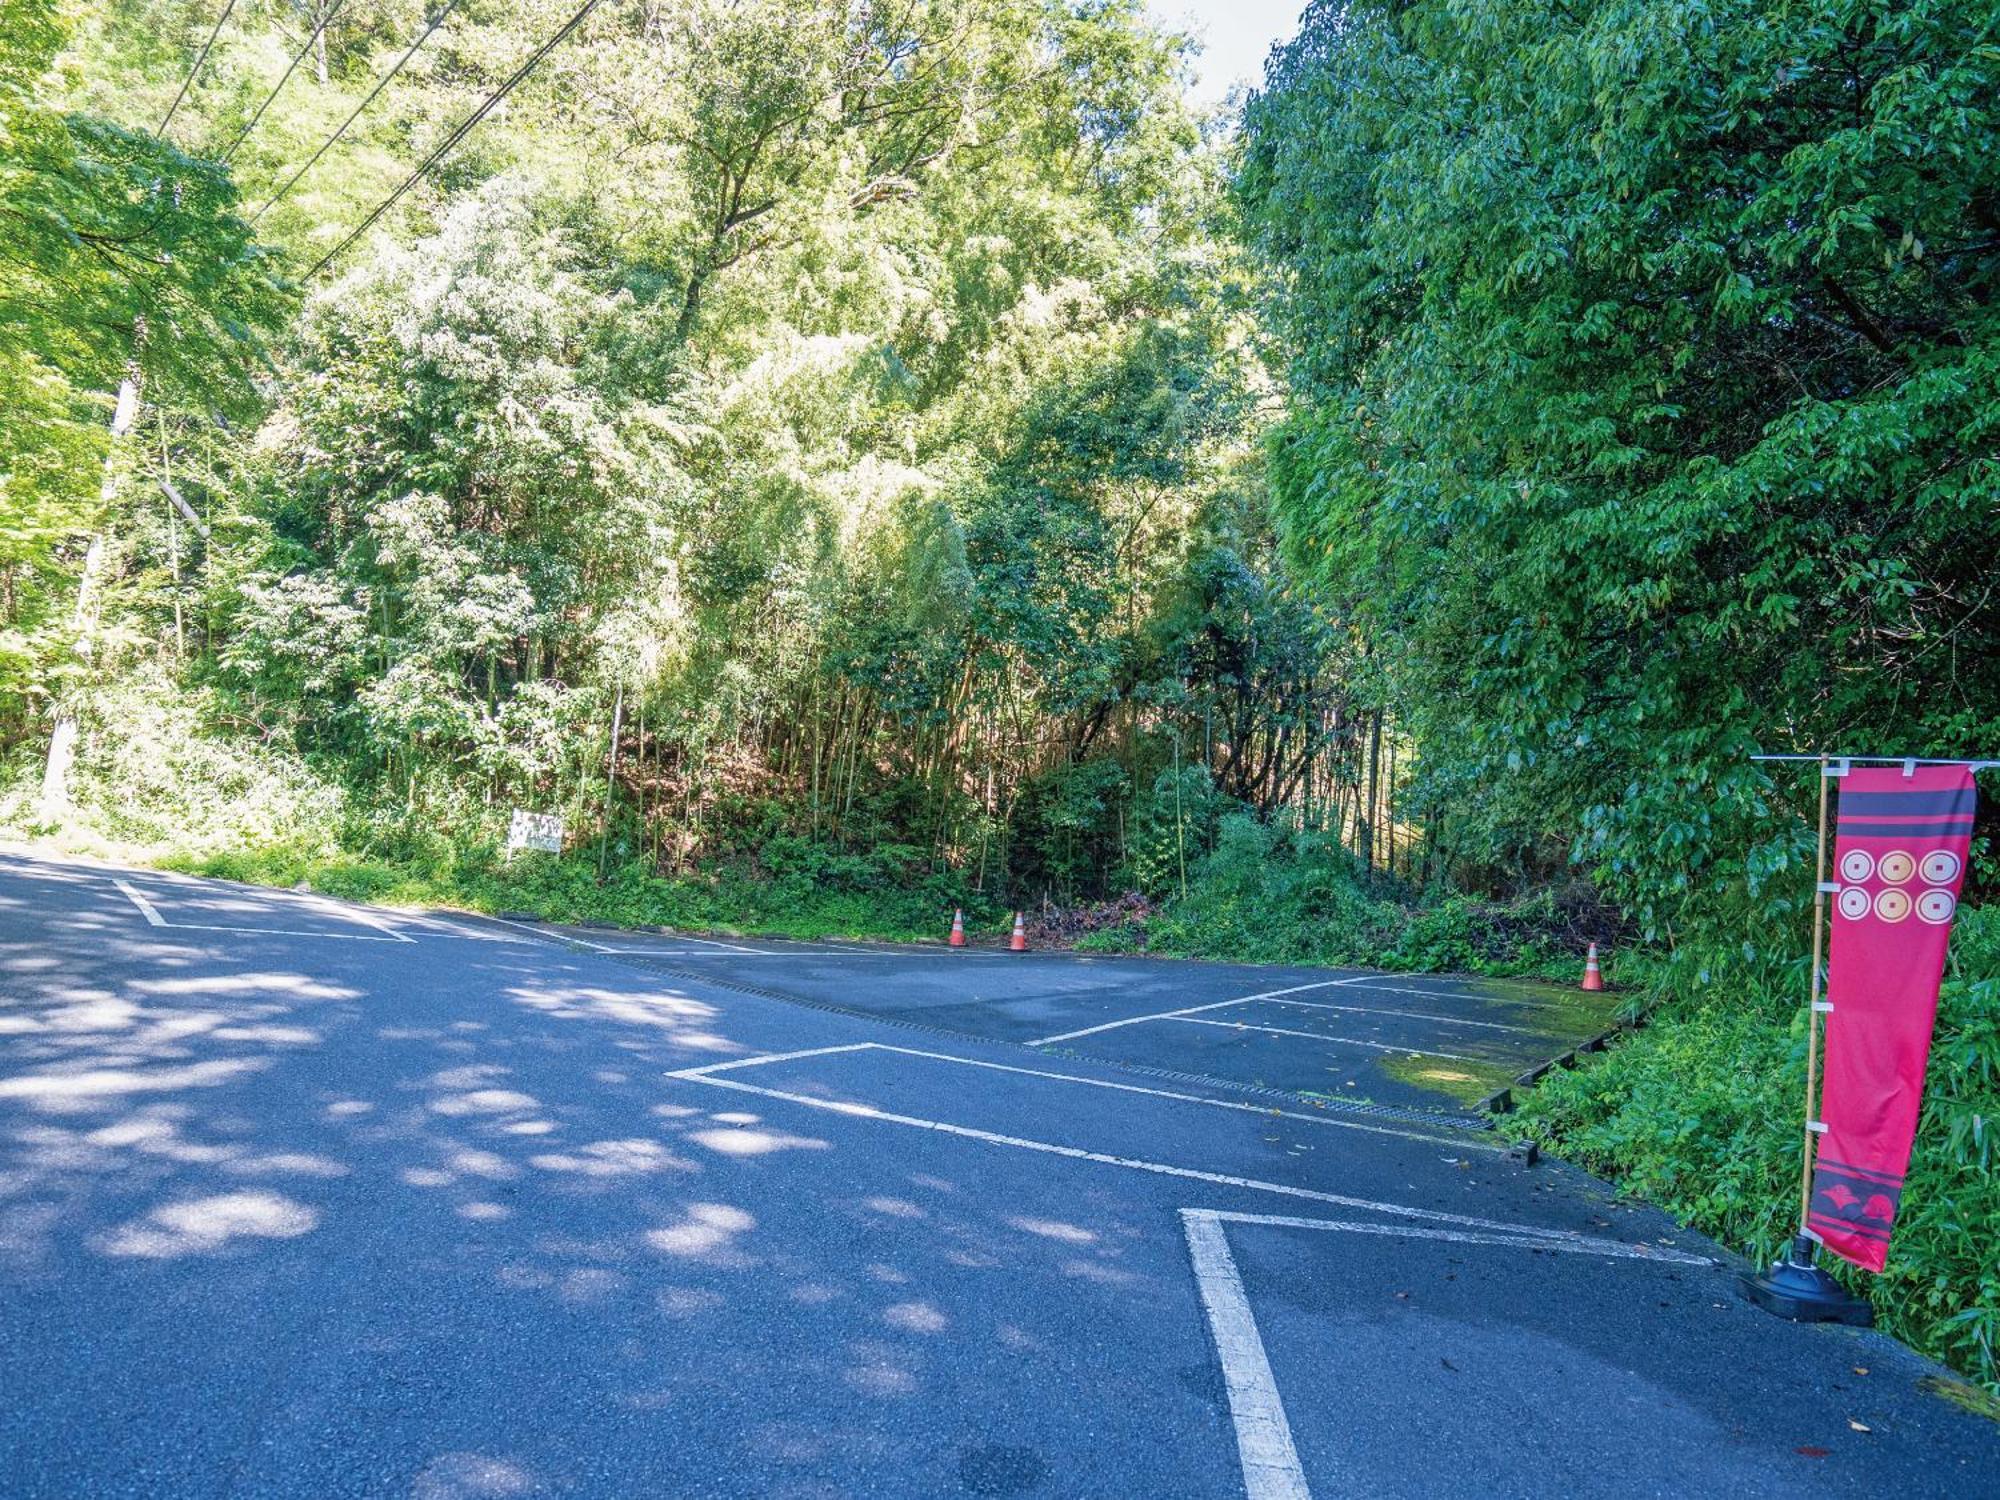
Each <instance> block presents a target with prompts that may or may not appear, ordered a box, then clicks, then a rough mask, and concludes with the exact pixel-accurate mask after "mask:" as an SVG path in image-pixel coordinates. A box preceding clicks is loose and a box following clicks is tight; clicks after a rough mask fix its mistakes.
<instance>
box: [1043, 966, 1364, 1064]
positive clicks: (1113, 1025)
mask: <svg viewBox="0 0 2000 1500" xmlns="http://www.w3.org/2000/svg"><path fill="white" fill-rule="evenodd" d="M1367 978H1368V976H1367V975H1366V974H1359V975H1356V976H1354V977H1353V978H1351V979H1321V980H1318V981H1316V982H1315V983H1312V984H1294V985H1289V986H1287V987H1286V988H1284V989H1282V990H1265V991H1264V992H1263V993H1262V994H1258V995H1239V996H1237V997H1236V998H1235V999H1234V1000H1217V1001H1215V1002H1214V1003H1213V1004H1211V1005H1184V1006H1182V1007H1181V1008H1180V1009H1179V1010H1161V1011H1155V1012H1153V1014H1151V1015H1148V1016H1127V1017H1125V1019H1123V1020H1122V1021H1105V1022H1102V1023H1101V1024H1099V1025H1096V1026H1085V1027H1082V1028H1080V1029H1078V1030H1076V1031H1063V1032H1058V1033H1057V1034H1056V1035H1055V1036H1044V1037H1037V1038H1035V1040H1034V1041H1032V1042H1029V1043H1028V1045H1029V1046H1030V1047H1049V1046H1053V1045H1054V1044H1055V1043H1057V1042H1073V1041H1075V1040H1076V1039H1077V1038H1078V1037H1082V1036H1096V1035H1097V1034H1098V1033H1099V1032H1100V1031H1116V1030H1117V1029H1118V1028H1119V1027H1121V1026H1141V1025H1144V1024H1145V1023H1146V1022H1147V1021H1167V1020H1175V1019H1178V1018H1179V1017H1181V1016H1192V1015H1198V1014H1200V1013H1201V1012H1202V1011H1205V1010H1222V1009H1224V1008H1226V1007H1228V1006H1231V1005H1248V1004H1249V1003H1250V1002H1251V1001H1252V1000H1275V999H1277V998H1278V996H1280V995H1297V994H1300V993H1302V992H1304V991H1306V990H1326V989H1333V988H1336V987H1337V986H1340V985H1344V984H1361V983H1363V982H1365V981H1366V980H1367Z"/></svg>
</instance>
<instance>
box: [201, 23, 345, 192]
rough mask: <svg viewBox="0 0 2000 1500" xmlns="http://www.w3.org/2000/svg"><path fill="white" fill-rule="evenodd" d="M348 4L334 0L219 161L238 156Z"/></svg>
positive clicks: (225, 161)
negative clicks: (321, 36) (313, 48)
mask: <svg viewBox="0 0 2000 1500" xmlns="http://www.w3.org/2000/svg"><path fill="white" fill-rule="evenodd" d="M232 3H233V0H232ZM346 3H347V0H333V5H332V6H331V7H330V8H329V9H328V11H327V13H326V15H325V16H324V17H322V18H321V20H320V23H319V25H317V26H315V27H313V29H312V35H311V36H309V37H307V38H306V41H305V45H304V46H303V47H301V48H299V50H298V51H297V52H295V53H294V54H293V55H292V61H291V65H290V66H289V67H287V68H286V69H285V76H284V77H283V78H280V79H279V80H278V82H277V86H276V87H275V88H273V89H272V90H271V92H270V93H268V94H266V95H265V96H264V102H263V103H262V104H260V105H258V106H257V113H256V114H254V115H252V116H251V117H250V123H249V124H248V125H245V126H244V127H243V128H242V129H241V130H239V131H238V132H237V133H236V139H235V140H233V141H231V142H230V143H229V149H228V150H227V151H225V152H223V153H222V155H221V157H220V158H219V160H221V161H222V162H224V163H227V162H228V160H229V158H230V157H232V156H234V155H235V154H236V148H237V147H238V146H240V145H242V144H243V143H244V142H245V141H247V140H248V139H249V138H250V132H251V131H253V130H255V129H256V128H257V122H258V121H259V120H261V119H263V118H264V111H265V110H267V109H269V108H270V107H271V105H272V104H273V103H274V102H275V101H276V100H277V97H278V92H279V90H280V89H282V88H284V86H285V85H286V84H288V83H290V82H291V81H292V74H294V73H296V72H297V71H298V70H299V64H300V63H302V62H304V61H305V57H306V54H307V53H308V52H310V51H312V45H313V43H314V42H316V41H318V40H319V38H320V33H321V32H323V31H325V30H326V28H327V27H329V26H331V25H332V24H333V18H334V17H335V16H337V15H339V14H340V8H341V6H343V5H345V4H346Z"/></svg>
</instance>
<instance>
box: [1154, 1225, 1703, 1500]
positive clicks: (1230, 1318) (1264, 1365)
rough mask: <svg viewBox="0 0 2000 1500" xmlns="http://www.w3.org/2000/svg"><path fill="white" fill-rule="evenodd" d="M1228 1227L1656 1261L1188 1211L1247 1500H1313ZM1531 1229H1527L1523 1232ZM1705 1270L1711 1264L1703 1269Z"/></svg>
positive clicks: (1616, 1250) (1521, 1240)
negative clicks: (1264, 1227)
mask: <svg viewBox="0 0 2000 1500" xmlns="http://www.w3.org/2000/svg"><path fill="white" fill-rule="evenodd" d="M1225 1224H1259V1225H1268V1226H1273V1227H1278V1228H1286V1229H1312V1230H1318V1231H1320V1232H1321V1233H1342V1234H1376V1235H1394V1236H1396V1237H1398V1238H1402V1239H1425V1240H1446V1241H1449V1242H1451V1243H1453V1244H1460V1245H1513V1246H1516V1247H1519V1248H1522V1249H1527V1250H1562V1251H1566V1252H1570V1253H1574V1254H1581V1255H1602V1256H1607V1257H1610V1258H1613V1259H1625V1260H1651V1259H1655V1258H1656V1257H1654V1256H1652V1255H1646V1254H1640V1253H1639V1252H1640V1251H1642V1250H1645V1249H1646V1248H1647V1247H1645V1246H1632V1245H1619V1244H1616V1243H1615V1242H1609V1241H1606V1242H1602V1243H1600V1244H1598V1245H1580V1244H1563V1245H1552V1244H1550V1243H1549V1242H1548V1241H1547V1240H1545V1239H1542V1238H1540V1237H1539V1236H1535V1235H1526V1234H1519V1233H1515V1234H1468V1233H1464V1232H1462V1231H1459V1230H1455V1229H1425V1228H1419V1227H1418V1226H1416V1225H1414V1224H1369V1223H1355V1222H1351V1221H1345V1220H1338V1219H1299V1218H1292V1217H1289V1216H1286V1215H1282V1214H1250V1213H1239V1212H1234V1211H1231V1210H1227V1209H1212V1208H1183V1209H1182V1210H1181V1227H1182V1229H1183V1230H1184V1231H1185V1233H1186V1235H1187V1244H1188V1259H1189V1261H1190V1262H1191V1263H1192V1265H1193V1267H1194V1278H1195V1286H1196V1289H1197V1290H1198V1291H1199V1292H1200V1293H1201V1303H1202V1308H1203V1310H1204V1311H1205V1312H1206V1313H1207V1315H1208V1331H1209V1335H1210V1337H1211V1338H1213V1339H1214V1341H1215V1353H1216V1359H1217V1362H1218V1363H1219V1364H1220V1365H1221V1366H1222V1383H1223V1389H1224V1391H1225V1392H1226V1394H1227V1395H1228V1398H1229V1418H1230V1422H1231V1425H1233V1426H1234V1427H1235V1429H1236V1455H1237V1462H1238V1464H1239V1465H1240V1466H1241V1468H1242V1470H1243V1491H1244V1495H1245V1497H1246V1500H1310V1496H1311V1492H1310V1491H1309V1490H1308V1488H1307V1486H1306V1476H1305V1469H1304V1467H1303V1466H1302V1465H1301V1464H1300V1463H1299V1454H1298V1449H1297V1447H1296V1446H1294V1444H1293V1442H1292V1428H1291V1422H1290V1420H1289V1419H1288V1418H1287V1417H1286V1415H1285V1404H1284V1402H1283V1400H1282V1399H1280V1397H1279V1395H1278V1382H1277V1380H1276V1378H1275V1377H1274V1376H1273V1375H1272V1374H1271V1361H1270V1357H1269V1356H1268V1355H1267V1354H1266V1353H1265V1352H1264V1339H1263V1335H1261V1334H1260V1333H1259V1332H1258V1331H1257V1319H1256V1315H1255V1314H1254V1313H1253V1312H1252V1311H1251V1309H1250V1296H1249V1293H1248V1292H1246V1291H1245V1290H1244V1287H1243V1277H1242V1274H1241V1273H1240V1272H1239V1271H1238V1270H1237V1268H1236V1257H1235V1256H1234V1255H1233V1254H1231V1253H1230V1249H1229V1238H1228V1235H1227V1233H1226V1232H1225V1230H1224V1228H1223V1226H1224V1225H1225ZM1524 1227H1525V1226H1524ZM1703 1264H1710V1262H1706V1261H1704V1262H1703Z"/></svg>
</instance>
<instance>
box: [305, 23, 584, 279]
mask: <svg viewBox="0 0 2000 1500" xmlns="http://www.w3.org/2000/svg"><path fill="white" fill-rule="evenodd" d="M598 4H599V0H584V4H583V5H582V7H581V8H579V9H578V11H577V12H576V14H575V15H573V16H571V17H570V18H569V19H568V20H567V21H565V22H563V24H562V26H561V28H560V29H558V30H557V31H556V33H555V35H553V36H551V37H550V38H549V39H548V40H547V41H545V42H543V43H542V44H541V46H539V47H537V48H536V49H535V50H534V51H533V52H532V53H530V54H529V55H528V60H527V61H526V62H524V63H522V64H521V66H520V67H518V68H516V69H515V70H514V72H513V74H512V76H510V77H509V78H508V79H507V81H506V82H505V83H503V84H501V85H500V87H499V88H497V89H495V90H494V91H493V92H492V93H490V94H488V95H487V96H486V98H485V99H484V100H483V101H482V102H481V103H480V105H479V107H478V108H477V109H475V110H474V111H473V112H472V113H471V114H469V115H467V116H466V117H465V118H464V119H463V120H461V121H460V122H459V123H458V125H457V127H456V128H455V129H453V131H452V132H451V134H450V135H448V136H446V137H445V138H444V141H443V142H442V143H441V144H440V145H439V146H438V148H437V149H436V150H435V151H433V152H431V154H430V155H429V156H427V157H425V158H424V160H423V162H422V163H421V164H420V165H419V166H418V167H417V169H416V170H415V171H413V172H412V173H410V175H409V176H408V177H406V178H404V179H403V181H402V183H401V185H399V186H398V187H397V189H396V191H395V192H393V193H391V194H390V195H389V196H388V197H387V198H384V199H383V200H382V201H381V202H380V203H378V204H376V205H375V209H374V211H373V212H372V213H370V214H369V215H368V217H367V218H365V219H363V220H362V221H361V222H360V223H359V224H357V225H356V226H355V227H354V229H353V231H352V232H351V233H350V234H349V235H348V236H347V238H346V239H344V240H342V241H341V242H340V243H339V244H338V245H335V246H334V247H333V248H332V249H331V250H329V251H327V252H326V254H325V255H322V256H321V257H320V258H319V260H318V261H317V262H316V263H315V264H314V265H313V268H312V269H311V270H310V271H308V272H306V274H305V276H304V277H303V278H301V279H302V280H305V281H310V280H312V278H313V277H315V276H317V275H318V274H319V273H320V272H321V271H323V270H325V269H326V267H327V266H328V265H330V264H331V263H332V262H333V261H334V260H336V259H337V258H338V257H339V256H340V254H341V253H342V252H343V251H345V250H346V249H347V248H348V247H349V246H350V245H352V244H353V243H354V242H355V241H356V240H358V239H360V238H361V236H362V235H364V234H366V233H367V232H368V231H369V229H370V228H372V227H373V226H374V224H375V222H376V221H377V220H378V219H380V218H381V217H382V215H384V214H385V213H387V212H388V211H389V210H390V209H392V208H394V207H395V206H396V204H397V203H399V202H400V201H402V197H403V195H404V194H405V193H407V192H408V191H409V190H410V189H411V188H413V187H415V186H416V185H417V183H418V182H419V181H421V180H422V178H423V176H424V174H425V173H427V172H429V171H430V169H431V168H432V167H434V166H436V165H437V164H438V163H439V162H440V161H442V160H443V159H444V158H445V156H446V155H447V154H448V153H449V152H450V151H451V150H452V148H453V147H455V146H456V145H457V144H458V143H459V142H460V141H462V140H464V139H465V137H466V136H467V135H469V134H471V132H472V128H473V127H474V126H475V125H477V124H478V123H479V122H480V121H481V120H483V119H485V118H486V116H487V115H488V114H490V113H491V112H492V111H493V109H494V107H495V106H496V105H498V104H499V103H500V101H501V100H503V99H505V98H506V97H507V96H508V95H509V94H511V93H512V92H513V91H514V89H515V87H516V86H517V85H518V84H519V83H520V82H521V80H522V79H524V78H526V77H527V76H528V75H529V74H530V73H532V72H533V71H534V70H535V68H536V67H537V66H538V65H539V64H540V63H541V61H542V59H543V58H545V57H547V56H548V55H549V54H550V53H551V52H553V51H554V50H555V49H556V48H557V47H558V46H560V45H561V44H562V43H563V41H564V40H565V39H567V38H568V36H569V34H570V33H571V32H573V31H575V30H576V28H577V27H579V26H581V25H582V24H583V22H584V19H585V18H586V17H587V16H589V14H590V13H591V12H592V11H593V10H595V9H597V6H598Z"/></svg>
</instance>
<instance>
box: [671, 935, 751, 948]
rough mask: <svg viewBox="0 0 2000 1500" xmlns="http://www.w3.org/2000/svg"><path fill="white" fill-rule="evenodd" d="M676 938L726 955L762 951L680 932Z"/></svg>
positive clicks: (739, 944)
mask: <svg viewBox="0 0 2000 1500" xmlns="http://www.w3.org/2000/svg"><path fill="white" fill-rule="evenodd" d="M674 937H675V938H676V939H677V940H678V941H680V942H683V943H701V944H703V945H704V946H706V947H709V948H716V949H720V950H721V951H722V952H724V953H758V952H761V951H762V950H761V949H757V948H746V947H744V946H743V945H742V944H741V943H724V942H720V941H718V940H717V939H715V938H704V937H692V936H689V935H688V934H686V933H680V932H677V933H675V934H674Z"/></svg>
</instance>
